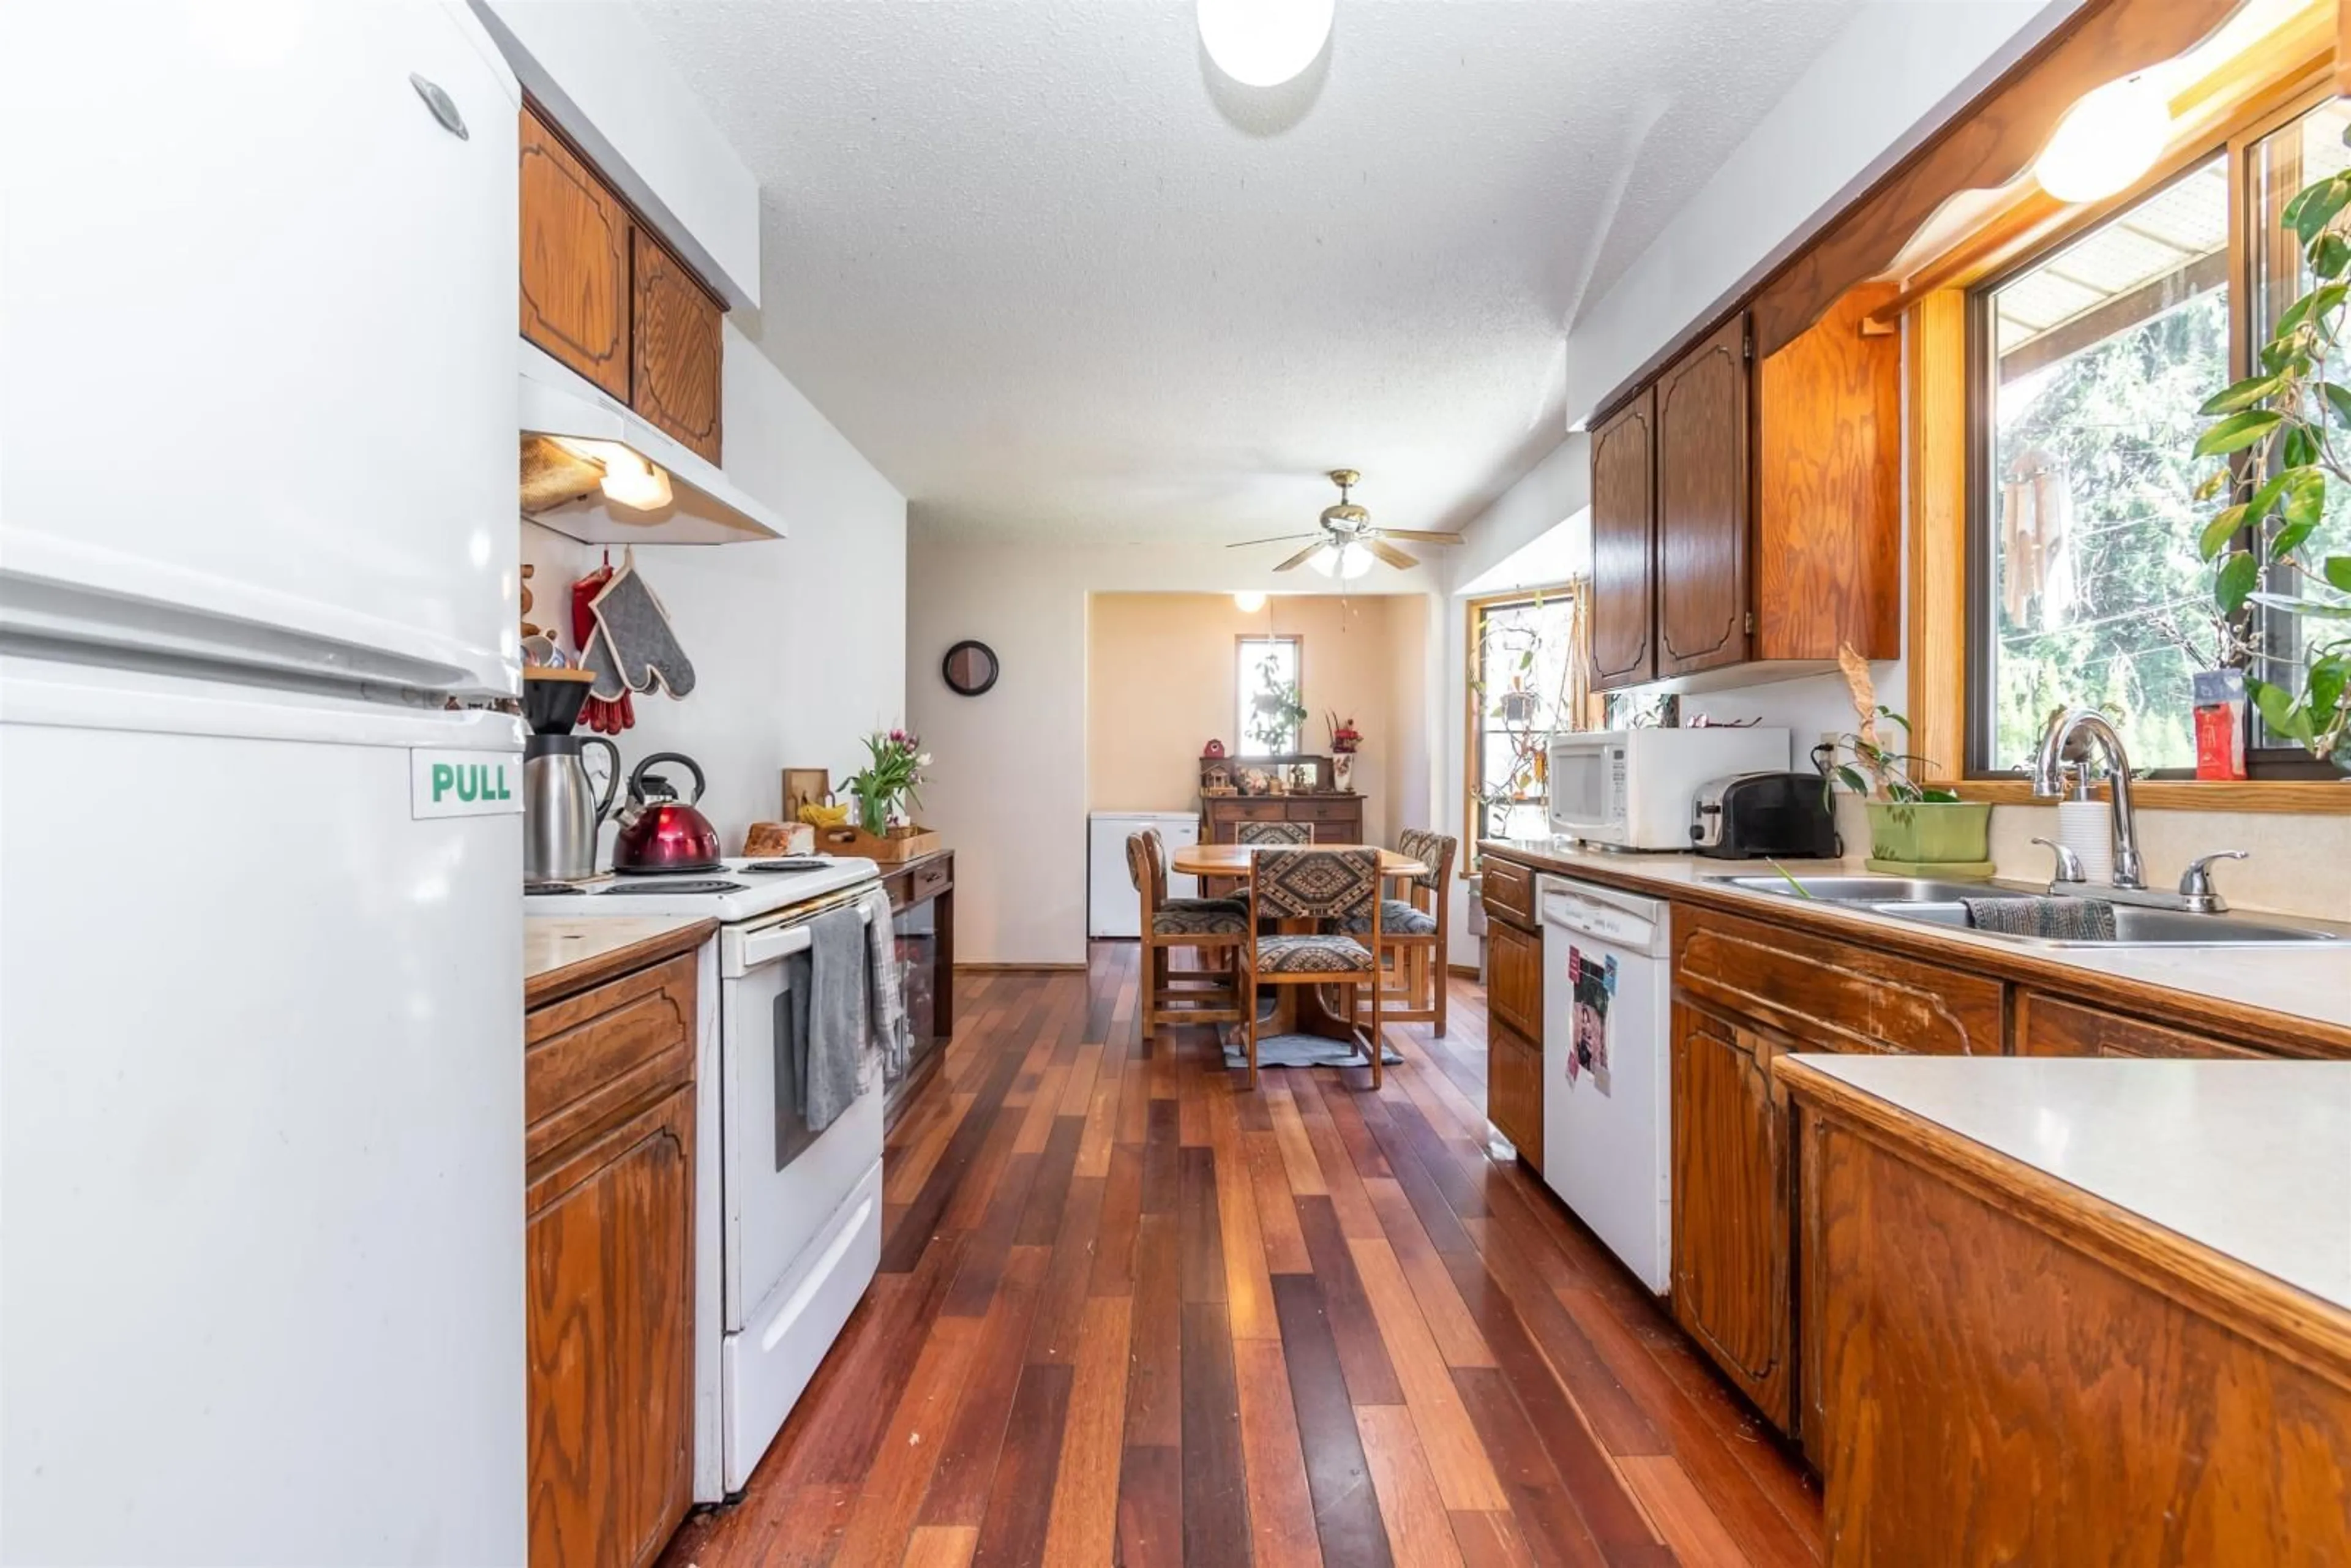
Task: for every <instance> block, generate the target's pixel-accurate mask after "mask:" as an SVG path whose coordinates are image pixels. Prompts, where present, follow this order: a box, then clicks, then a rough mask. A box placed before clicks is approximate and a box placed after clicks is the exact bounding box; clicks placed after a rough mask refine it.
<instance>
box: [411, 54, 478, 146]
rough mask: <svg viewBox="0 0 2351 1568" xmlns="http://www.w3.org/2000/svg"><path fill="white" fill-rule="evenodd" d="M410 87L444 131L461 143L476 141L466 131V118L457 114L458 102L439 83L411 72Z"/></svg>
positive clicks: (470, 133)
mask: <svg viewBox="0 0 2351 1568" xmlns="http://www.w3.org/2000/svg"><path fill="white" fill-rule="evenodd" d="M408 85H409V86H411V87H413V88H414V89H416V96H417V97H419V98H421V99H423V100H424V107H425V108H427V109H429V110H432V111H433V118H434V119H435V120H439V121H440V122H441V129H442V130H444V131H447V132H448V133H449V134H450V135H452V136H454V137H455V138H456V139H457V140H458V141H472V140H473V139H474V138H473V134H472V132H470V131H467V130H466V129H465V116H464V115H462V114H460V113H458V112H457V100H456V99H454V98H451V97H450V96H449V95H448V94H447V93H446V92H444V91H443V90H442V88H441V84H440V83H439V82H437V81H434V80H432V79H431V78H427V77H421V76H418V75H417V74H416V73H415V72H414V71H411V72H409V73H408Z"/></svg>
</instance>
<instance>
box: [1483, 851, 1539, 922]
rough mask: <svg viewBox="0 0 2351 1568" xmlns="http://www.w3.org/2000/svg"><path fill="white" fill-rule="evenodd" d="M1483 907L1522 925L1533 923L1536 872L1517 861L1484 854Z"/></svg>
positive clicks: (1491, 912)
mask: <svg viewBox="0 0 2351 1568" xmlns="http://www.w3.org/2000/svg"><path fill="white" fill-rule="evenodd" d="M1484 885H1485V890H1486V908H1487V911H1488V912H1489V913H1490V914H1494V915H1500V916H1501V917H1502V918H1503V919H1505V920H1515V921H1517V922H1518V923H1519V924H1520V925H1530V926H1531V925H1533V924H1534V923H1535V873H1533V872H1532V871H1531V870H1530V869H1529V868H1528V867H1526V866H1522V865H1520V863H1519V862H1516V861H1506V860H1500V859H1498V858H1496V857H1495V856H1493V855H1488V856H1487V857H1486V865H1485V883H1484Z"/></svg>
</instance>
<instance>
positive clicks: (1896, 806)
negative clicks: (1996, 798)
mask: <svg viewBox="0 0 2351 1568" xmlns="http://www.w3.org/2000/svg"><path fill="white" fill-rule="evenodd" d="M1867 806H1868V810H1869V857H1870V859H1872V860H1881V861H1911V862H1929V863H1936V864H1940V863H1946V862H1968V861H1986V860H1990V859H1991V801H1989V800H1920V801H1917V802H1915V803H1907V804H1906V803H1905V802H1902V801H1898V800H1871V801H1869V802H1867Z"/></svg>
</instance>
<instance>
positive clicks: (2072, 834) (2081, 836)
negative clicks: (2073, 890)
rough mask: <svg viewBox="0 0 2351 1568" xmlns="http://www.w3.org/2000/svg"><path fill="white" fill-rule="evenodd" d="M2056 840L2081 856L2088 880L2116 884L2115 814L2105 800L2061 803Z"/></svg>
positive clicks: (2058, 807)
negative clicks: (2113, 882) (2114, 882)
mask: <svg viewBox="0 0 2351 1568" xmlns="http://www.w3.org/2000/svg"><path fill="white" fill-rule="evenodd" d="M2057 841H2058V842H2059V843H2061V844H2064V846H2065V847H2066V848H2067V849H2070V850H2072V851H2073V852H2074V853H2075V854H2077V855H2079V856H2081V857H2082V876H2083V879H2084V880H2085V881H2087V882H2098V883H2107V882H2112V881H2114V879H2115V832H2114V813H2113V812H2112V811H2111V810H2108V808H2107V806H2106V803H2105V801H2104V800H2060V801H2058V802H2057Z"/></svg>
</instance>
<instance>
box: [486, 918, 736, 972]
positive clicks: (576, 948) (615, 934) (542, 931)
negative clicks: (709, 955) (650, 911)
mask: <svg viewBox="0 0 2351 1568" xmlns="http://www.w3.org/2000/svg"><path fill="white" fill-rule="evenodd" d="M703 918H704V917H703V916H701V915H612V916H607V917H604V918H598V917H596V916H594V915H584V916H581V917H580V918H578V919H572V920H566V919H563V918H562V917H560V916H558V915H548V916H545V917H542V918H538V919H533V920H526V921H524V922H523V923H522V977H523V979H524V980H525V981H526V982H528V981H530V980H535V979H537V978H538V977H540V976H541V975H544V974H548V973H549V972H550V971H553V970H556V969H566V968H569V967H571V966H572V965H574V964H584V963H586V962H588V961H589V960H590V959H591V958H601V957H602V956H604V955H605V954H607V953H616V952H618V951H620V950H621V949H622V948H623V947H633V946H636V945H637V944H638V943H640V942H645V941H650V940H652V939H653V937H655V936H667V935H668V934H669V933H671V932H673V931H676V930H679V929H681V928H683V927H684V926H688V925H695V924H698V923H699V922H700V921H701V920H702V919H703Z"/></svg>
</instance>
